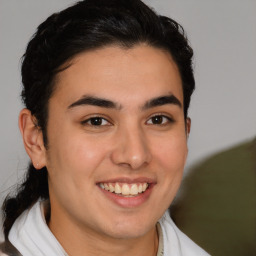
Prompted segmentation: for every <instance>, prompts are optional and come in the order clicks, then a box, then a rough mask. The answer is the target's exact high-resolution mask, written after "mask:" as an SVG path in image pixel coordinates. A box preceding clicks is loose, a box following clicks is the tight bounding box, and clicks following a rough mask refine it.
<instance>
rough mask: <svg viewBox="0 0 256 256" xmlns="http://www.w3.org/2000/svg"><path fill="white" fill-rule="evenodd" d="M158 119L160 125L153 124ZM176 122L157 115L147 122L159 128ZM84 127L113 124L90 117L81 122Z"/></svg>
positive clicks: (96, 117) (99, 117) (102, 119)
mask: <svg viewBox="0 0 256 256" xmlns="http://www.w3.org/2000/svg"><path fill="white" fill-rule="evenodd" d="M153 118H156V120H155V121H157V122H159V121H160V123H153V121H152V119H153ZM149 120H151V123H149ZM92 122H96V123H98V124H96V123H94V124H93V123H92ZM173 122H174V120H173V119H172V118H171V117H168V116H166V115H163V114H156V115H154V116H151V117H150V118H149V119H148V120H147V121H146V124H148V125H157V126H165V125H168V124H170V123H173ZM81 124H82V125H88V126H93V127H97V126H98V127H100V126H110V125H112V123H111V122H109V121H108V120H107V119H106V118H104V117H101V116H94V117H90V118H88V119H86V120H84V121H82V122H81Z"/></svg>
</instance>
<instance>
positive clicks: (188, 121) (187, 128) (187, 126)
mask: <svg viewBox="0 0 256 256" xmlns="http://www.w3.org/2000/svg"><path fill="white" fill-rule="evenodd" d="M190 129H191V119H190V118H189V117H187V118H186V133H187V138H188V136H189V134H190Z"/></svg>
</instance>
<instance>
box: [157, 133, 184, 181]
mask: <svg viewBox="0 0 256 256" xmlns="http://www.w3.org/2000/svg"><path fill="white" fill-rule="evenodd" d="M156 149H157V150H156V151H155V152H154V156H155V157H154V158H155V161H156V162H157V164H158V166H159V167H160V171H161V172H162V173H161V174H162V175H160V176H159V177H160V178H161V180H162V181H163V182H165V183H166V184H167V183H168V184H170V183H173V182H175V183H180V181H181V179H182V175H183V170H184V166H185V163H186V158H187V152H188V149H187V141H186V137H185V136H182V137H181V136H173V137H172V138H170V139H168V140H164V141H163V142H162V143H161V146H158V147H156Z"/></svg>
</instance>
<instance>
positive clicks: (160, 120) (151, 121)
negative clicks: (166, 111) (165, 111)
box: [147, 115, 173, 125]
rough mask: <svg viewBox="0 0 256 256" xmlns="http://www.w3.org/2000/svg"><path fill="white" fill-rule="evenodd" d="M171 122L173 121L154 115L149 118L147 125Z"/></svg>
mask: <svg viewBox="0 0 256 256" xmlns="http://www.w3.org/2000/svg"><path fill="white" fill-rule="evenodd" d="M171 122H173V120H172V119H171V118H169V117H167V116H163V115H156V116H153V117H151V118H150V119H149V120H148V121H147V124H150V125H164V124H167V123H171Z"/></svg>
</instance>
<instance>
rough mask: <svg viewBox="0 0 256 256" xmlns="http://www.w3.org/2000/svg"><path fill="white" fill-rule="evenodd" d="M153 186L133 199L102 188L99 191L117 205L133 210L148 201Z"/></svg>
mask: <svg viewBox="0 0 256 256" xmlns="http://www.w3.org/2000/svg"><path fill="white" fill-rule="evenodd" d="M153 186H154V185H153V184H150V185H149V187H148V188H147V190H146V191H145V192H143V193H140V194H138V195H137V196H133V197H125V196H121V195H117V194H115V193H112V192H109V191H107V190H105V189H103V188H101V187H99V189H100V190H101V191H102V192H103V193H104V195H105V196H106V197H107V198H109V199H110V200H111V201H112V202H114V203H115V204H117V205H119V206H121V207H124V208H133V207H138V206H140V205H142V204H143V203H145V202H146V201H147V200H148V198H149V196H150V194H151V193H152V190H153Z"/></svg>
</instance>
